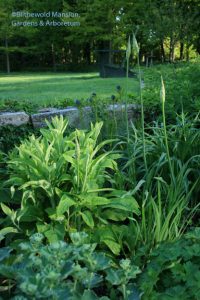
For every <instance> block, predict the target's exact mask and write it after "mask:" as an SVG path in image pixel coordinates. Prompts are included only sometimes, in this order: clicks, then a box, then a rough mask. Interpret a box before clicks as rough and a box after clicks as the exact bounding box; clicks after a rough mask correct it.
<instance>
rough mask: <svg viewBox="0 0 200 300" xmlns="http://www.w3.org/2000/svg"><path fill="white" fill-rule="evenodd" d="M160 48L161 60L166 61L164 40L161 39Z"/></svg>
mask: <svg viewBox="0 0 200 300" xmlns="http://www.w3.org/2000/svg"><path fill="white" fill-rule="evenodd" d="M160 49H161V61H162V63H163V62H165V59H166V56H165V48H164V44H163V40H161V42H160Z"/></svg>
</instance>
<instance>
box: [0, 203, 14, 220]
mask: <svg viewBox="0 0 200 300" xmlns="http://www.w3.org/2000/svg"><path fill="white" fill-rule="evenodd" d="M1 209H2V210H3V212H4V214H6V215H7V216H8V217H10V218H12V217H13V214H14V212H13V211H12V210H11V209H10V208H9V207H8V206H7V205H5V204H4V203H1Z"/></svg>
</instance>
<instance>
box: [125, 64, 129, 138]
mask: <svg viewBox="0 0 200 300" xmlns="http://www.w3.org/2000/svg"><path fill="white" fill-rule="evenodd" d="M128 71H129V59H127V61H126V101H125V114H126V131H127V139H128V143H129V139H130V137H129V127H128V109H127V101H128Z"/></svg>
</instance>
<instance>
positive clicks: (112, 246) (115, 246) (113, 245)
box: [102, 238, 121, 255]
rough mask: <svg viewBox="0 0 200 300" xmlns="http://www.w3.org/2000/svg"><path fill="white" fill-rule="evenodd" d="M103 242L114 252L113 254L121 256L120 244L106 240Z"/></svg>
mask: <svg viewBox="0 0 200 300" xmlns="http://www.w3.org/2000/svg"><path fill="white" fill-rule="evenodd" d="M102 242H104V243H105V244H106V245H107V246H108V248H109V249H110V250H111V251H112V253H114V254H115V255H119V254H120V250H121V246H120V244H119V243H117V242H115V241H113V240H110V239H106V238H105V239H102Z"/></svg>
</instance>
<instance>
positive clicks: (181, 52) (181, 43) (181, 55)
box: [179, 42, 184, 60]
mask: <svg viewBox="0 0 200 300" xmlns="http://www.w3.org/2000/svg"><path fill="white" fill-rule="evenodd" d="M183 51H184V43H183V42H180V56H179V59H180V60H183V58H184V56H183Z"/></svg>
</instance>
